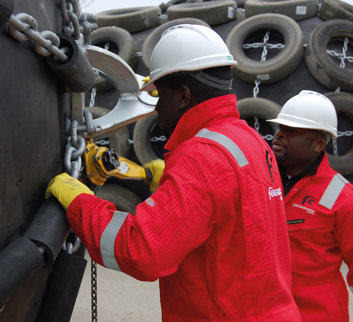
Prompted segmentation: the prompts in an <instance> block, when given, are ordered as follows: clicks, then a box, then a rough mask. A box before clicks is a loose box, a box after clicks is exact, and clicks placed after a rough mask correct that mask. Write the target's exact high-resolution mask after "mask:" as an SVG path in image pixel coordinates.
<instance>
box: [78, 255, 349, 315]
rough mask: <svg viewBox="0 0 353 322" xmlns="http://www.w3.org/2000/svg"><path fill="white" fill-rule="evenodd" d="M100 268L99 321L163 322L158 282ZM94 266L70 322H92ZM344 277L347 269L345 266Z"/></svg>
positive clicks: (88, 274) (85, 279) (87, 269)
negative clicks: (136, 278) (92, 274)
mask: <svg viewBox="0 0 353 322" xmlns="http://www.w3.org/2000/svg"><path fill="white" fill-rule="evenodd" d="M97 267H98V321H99V322H117V321H119V322H120V321H124V322H137V321H138V322H160V321H161V310H160V304H159V291H158V282H152V283H150V282H140V281H137V280H135V279H133V278H132V277H130V276H128V275H126V274H124V273H120V272H116V271H113V270H109V269H106V268H103V267H101V266H99V265H97ZM90 270H91V264H90V259H88V263H87V267H86V272H85V275H84V277H83V281H82V285H81V289H80V292H79V294H78V298H77V301H76V305H75V308H74V311H73V313H72V318H71V322H88V321H91V275H90ZM342 272H343V275H344V276H346V274H347V267H346V266H345V265H344V266H342ZM349 305H350V312H351V316H352V317H351V319H350V321H351V322H353V297H352V296H351V297H350V302H349Z"/></svg>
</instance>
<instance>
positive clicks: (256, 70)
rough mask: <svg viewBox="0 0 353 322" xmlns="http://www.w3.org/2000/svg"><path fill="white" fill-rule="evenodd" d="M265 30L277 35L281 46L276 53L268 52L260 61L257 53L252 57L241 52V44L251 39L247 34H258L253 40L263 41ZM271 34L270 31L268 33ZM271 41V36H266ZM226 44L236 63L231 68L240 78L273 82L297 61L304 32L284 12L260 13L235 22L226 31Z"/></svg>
mask: <svg viewBox="0 0 353 322" xmlns="http://www.w3.org/2000/svg"><path fill="white" fill-rule="evenodd" d="M267 31H272V33H273V34H275V36H277V37H279V38H280V39H281V43H282V44H285V47H284V48H283V49H281V50H280V51H279V52H278V53H277V55H275V56H273V55H272V53H270V52H269V51H270V50H268V55H270V54H271V55H272V57H269V58H267V59H266V61H264V62H261V61H260V57H261V53H259V55H260V56H259V57H258V58H257V59H256V60H255V59H252V58H250V57H249V56H247V55H246V54H245V51H244V49H243V45H244V44H245V43H247V42H250V43H252V42H254V41H252V39H254V38H251V37H258V38H257V40H256V39H255V40H256V41H255V42H258V41H260V42H263V37H262V39H260V36H261V35H265V33H266V32H267ZM270 37H271V34H270ZM270 42H271V39H270ZM226 44H227V46H228V48H229V51H230V53H231V54H232V55H233V58H234V59H235V60H236V61H237V62H238V65H237V66H235V67H234V68H233V71H234V73H235V75H236V76H237V77H239V78H240V79H241V80H243V81H245V82H248V83H253V82H254V81H255V80H256V79H260V80H261V82H262V83H263V84H267V83H274V82H276V81H279V80H281V79H283V78H284V77H286V76H288V75H289V74H291V73H292V72H293V71H294V70H295V69H296V68H297V67H298V66H299V64H300V63H301V61H302V59H303V55H304V35H303V32H302V30H301V29H300V27H299V25H298V24H297V23H296V22H295V20H293V19H292V18H289V17H287V16H285V15H281V14H276V13H264V14H260V15H256V16H253V17H250V18H246V19H244V20H243V21H241V22H240V23H239V24H237V25H236V26H235V27H234V28H233V29H232V30H231V31H230V33H229V34H228V36H227V39H226Z"/></svg>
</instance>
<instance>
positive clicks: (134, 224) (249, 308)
mask: <svg viewBox="0 0 353 322" xmlns="http://www.w3.org/2000/svg"><path fill="white" fill-rule="evenodd" d="M235 64H236V62H235V61H234V59H233V57H232V56H231V55H230V53H229V50H228V48H227V47H226V45H225V43H224V42H223V41H222V39H221V38H220V37H219V36H218V34H217V33H216V32H214V31H213V30H212V29H210V28H207V27H204V26H199V25H187V24H185V25H177V26H174V27H172V28H170V29H168V30H166V31H165V32H164V34H163V35H162V37H161V39H160V41H159V42H158V43H157V45H156V47H155V49H154V51H153V54H152V58H151V75H150V82H148V83H147V84H146V85H145V86H144V87H143V88H142V90H147V91H151V90H154V89H157V90H158V93H159V100H158V103H157V105H156V111H157V113H158V115H159V118H160V126H161V128H163V129H164V130H165V131H166V133H167V134H168V135H169V136H170V138H169V140H168V142H167V144H166V146H165V149H166V150H167V151H168V153H166V155H165V169H164V172H163V176H162V177H161V179H160V181H159V187H158V189H157V190H156V191H155V192H154V193H153V194H152V195H151V197H150V198H148V199H147V200H145V201H144V202H142V203H141V204H139V205H138V206H137V208H136V211H135V215H134V216H133V215H131V214H129V213H125V212H121V211H119V210H116V209H115V206H114V205H113V204H112V203H110V202H108V201H105V200H101V199H98V198H97V197H95V196H94V195H92V194H93V193H92V192H91V191H90V190H89V189H88V188H87V187H86V186H84V185H83V184H82V183H81V182H79V181H78V180H76V179H73V178H71V177H69V176H68V175H67V174H61V175H59V176H57V177H55V178H54V179H53V180H52V182H51V183H50V185H49V187H48V189H47V196H49V195H51V194H53V195H54V196H55V197H56V198H58V200H59V201H60V202H61V203H62V204H63V206H64V207H65V208H66V209H67V218H68V220H69V222H70V225H71V227H72V229H73V231H74V232H75V233H76V234H77V236H78V237H79V238H80V239H81V240H82V241H83V243H84V244H85V245H86V247H87V249H88V251H89V253H90V255H91V257H92V258H93V259H94V260H95V261H96V262H97V263H99V264H101V265H104V266H105V267H108V268H113V269H116V270H119V271H122V272H124V273H126V274H129V275H131V276H133V277H134V278H136V279H139V280H142V281H154V280H157V279H159V286H160V298H161V307H162V319H163V321H183V322H185V321H225V320H230V321H261V322H264V321H280V322H283V321H290V322H293V321H300V320H301V318H300V313H299V310H298V308H297V306H296V304H295V302H294V299H293V297H292V294H291V259H290V246H289V238H288V231H287V225H286V218H285V213H284V204H283V200H282V190H281V186H282V184H281V178H280V175H279V171H278V167H277V164H276V160H275V157H274V155H273V154H272V151H271V148H270V147H269V146H268V145H267V144H266V143H265V141H264V140H263V139H262V138H261V137H260V136H259V135H258V134H257V133H256V131H254V130H253V129H252V128H250V127H249V126H248V125H247V124H246V122H245V121H243V120H240V119H239V113H238V111H237V109H236V96H235V95H234V94H232V91H231V81H232V77H233V75H232V71H231V67H232V66H234V65H235ZM152 173H153V174H154V171H153V169H152Z"/></svg>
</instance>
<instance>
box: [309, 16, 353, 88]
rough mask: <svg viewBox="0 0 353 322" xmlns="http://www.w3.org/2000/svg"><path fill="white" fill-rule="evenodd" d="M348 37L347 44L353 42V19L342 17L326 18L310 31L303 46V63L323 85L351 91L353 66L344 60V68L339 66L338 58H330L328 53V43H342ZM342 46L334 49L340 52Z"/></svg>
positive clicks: (349, 44)
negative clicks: (305, 44)
mask: <svg viewBox="0 0 353 322" xmlns="http://www.w3.org/2000/svg"><path fill="white" fill-rule="evenodd" d="M346 37H347V38H348V40H349V43H348V46H349V47H352V45H351V44H352V43H353V21H348V20H344V19H332V20H327V21H325V22H323V23H321V24H319V25H317V26H316V27H315V28H314V30H313V31H312V32H311V34H310V37H309V40H308V45H307V47H306V48H305V63H306V65H307V67H308V69H309V71H310V73H311V74H312V75H313V76H314V77H315V78H316V80H317V81H318V82H319V83H321V84H322V85H324V86H325V87H327V88H329V89H331V90H336V89H337V87H339V88H340V89H341V90H343V91H348V92H353V67H352V64H351V63H348V61H347V60H346V61H345V68H341V67H340V60H339V59H336V58H332V57H331V56H330V55H329V54H328V53H327V49H329V46H330V45H336V44H338V42H340V43H341V44H342V47H343V43H344V39H345V38H346ZM342 47H340V48H338V49H337V50H335V51H336V52H338V53H342Z"/></svg>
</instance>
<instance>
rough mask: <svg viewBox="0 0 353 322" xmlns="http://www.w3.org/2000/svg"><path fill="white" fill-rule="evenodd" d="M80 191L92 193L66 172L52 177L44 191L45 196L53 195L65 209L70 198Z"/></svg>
mask: <svg viewBox="0 0 353 322" xmlns="http://www.w3.org/2000/svg"><path fill="white" fill-rule="evenodd" d="M81 193H89V194H91V195H94V193H93V192H92V191H91V190H90V189H89V188H88V187H87V186H85V185H84V184H83V183H82V182H80V181H79V180H77V179H75V178H73V177H71V176H69V175H68V174H67V173H61V174H59V175H57V176H56V177H54V178H53V179H52V180H51V181H50V182H49V185H48V188H47V190H46V192H45V198H46V199H47V198H49V197H50V196H52V195H53V196H54V197H55V198H56V199H58V201H59V202H60V203H61V204H62V206H63V207H64V208H65V210H67V208H69V205H70V203H71V201H72V200H74V199H75V198H76V197H77V196H78V195H79V194H81Z"/></svg>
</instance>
